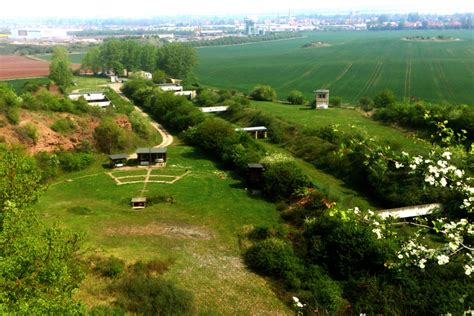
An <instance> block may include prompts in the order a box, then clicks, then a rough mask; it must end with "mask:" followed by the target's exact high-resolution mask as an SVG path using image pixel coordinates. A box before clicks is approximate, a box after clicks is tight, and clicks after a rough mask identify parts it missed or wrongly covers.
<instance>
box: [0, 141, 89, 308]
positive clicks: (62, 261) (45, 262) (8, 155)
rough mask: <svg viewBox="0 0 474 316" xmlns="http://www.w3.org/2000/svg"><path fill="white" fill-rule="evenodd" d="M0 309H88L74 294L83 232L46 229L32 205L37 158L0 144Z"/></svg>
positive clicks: (79, 275) (38, 180)
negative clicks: (78, 233)
mask: <svg viewBox="0 0 474 316" xmlns="http://www.w3.org/2000/svg"><path fill="white" fill-rule="evenodd" d="M0 158H1V159H0V188H1V195H0V207H1V209H0V210H1V212H0V216H1V218H0V313H1V314H7V315H18V314H19V315H22V314H33V315H53V314H68V315H69V314H78V313H84V312H85V308H84V306H83V305H82V304H80V303H78V302H76V301H74V300H73V299H72V292H73V290H74V289H76V288H77V287H78V286H79V284H80V282H81V280H82V277H83V274H82V271H81V268H80V265H78V259H79V258H78V246H79V241H80V236H79V235H77V234H73V233H70V232H67V231H65V230H62V229H59V228H58V227H57V226H53V227H50V228H44V227H42V225H41V223H40V219H39V216H38V214H37V213H36V212H35V211H34V210H32V209H30V208H29V207H30V206H31V204H32V203H33V202H34V201H35V200H36V198H37V196H38V195H39V193H40V192H41V190H42V188H43V186H42V185H41V176H40V172H39V170H38V168H36V166H35V163H34V161H33V160H32V159H31V158H28V157H26V156H25V154H24V153H23V152H22V151H21V150H18V149H14V148H8V147H6V146H2V147H0Z"/></svg>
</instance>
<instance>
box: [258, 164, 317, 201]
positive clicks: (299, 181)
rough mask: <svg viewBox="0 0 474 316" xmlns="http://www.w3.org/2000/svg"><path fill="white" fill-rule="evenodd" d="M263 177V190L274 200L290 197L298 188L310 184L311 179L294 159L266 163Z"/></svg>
mask: <svg viewBox="0 0 474 316" xmlns="http://www.w3.org/2000/svg"><path fill="white" fill-rule="evenodd" d="M263 179H264V181H263V182H264V184H263V188H262V192H263V194H264V195H265V196H266V197H268V198H270V199H272V200H280V199H285V198H289V197H291V196H292V195H293V194H294V193H295V191H297V190H298V189H301V188H305V187H308V186H309V185H310V182H309V179H308V178H307V177H306V176H305V175H304V174H303V173H302V172H301V169H299V168H298V166H296V164H295V163H294V162H292V161H284V162H275V163H271V164H268V165H266V171H265V173H264V174H263Z"/></svg>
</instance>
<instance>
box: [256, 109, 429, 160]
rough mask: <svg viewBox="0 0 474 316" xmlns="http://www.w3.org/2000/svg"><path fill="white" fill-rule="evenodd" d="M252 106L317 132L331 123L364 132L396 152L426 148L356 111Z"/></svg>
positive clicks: (421, 150)
mask: <svg viewBox="0 0 474 316" xmlns="http://www.w3.org/2000/svg"><path fill="white" fill-rule="evenodd" d="M251 106H252V107H254V108H256V109H260V110H262V111H264V112H267V113H269V114H272V115H275V116H277V117H279V118H281V119H283V120H284V121H287V122H289V123H293V124H295V125H297V126H300V127H302V128H309V129H317V128H322V127H325V126H328V125H331V124H333V125H338V128H339V129H341V130H343V131H346V132H349V131H351V130H359V131H365V132H367V135H369V136H371V137H373V138H374V139H376V140H378V141H380V142H388V143H390V144H392V145H394V148H396V149H399V150H405V151H409V152H412V153H423V152H425V148H426V145H425V144H424V143H423V142H422V141H420V140H416V139H414V137H413V136H412V134H411V133H408V132H404V131H401V130H399V129H396V128H393V127H391V126H388V125H384V124H382V123H380V122H377V121H374V120H371V119H370V118H368V117H365V116H364V115H363V114H362V113H360V112H358V111H356V110H351V109H341V108H329V109H327V110H315V109H311V108H310V107H308V106H302V105H289V104H282V103H274V102H252V103H251Z"/></svg>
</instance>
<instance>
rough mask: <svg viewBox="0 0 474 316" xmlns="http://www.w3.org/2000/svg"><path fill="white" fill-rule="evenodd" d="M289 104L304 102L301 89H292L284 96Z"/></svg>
mask: <svg viewBox="0 0 474 316" xmlns="http://www.w3.org/2000/svg"><path fill="white" fill-rule="evenodd" d="M286 99H287V100H288V102H290V104H303V103H304V96H303V93H302V92H301V91H298V90H293V91H291V93H290V95H289V96H288V98H286Z"/></svg>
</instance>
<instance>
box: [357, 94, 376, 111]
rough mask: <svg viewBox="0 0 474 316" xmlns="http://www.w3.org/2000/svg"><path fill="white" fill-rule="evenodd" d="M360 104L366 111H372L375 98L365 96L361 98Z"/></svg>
mask: <svg viewBox="0 0 474 316" xmlns="http://www.w3.org/2000/svg"><path fill="white" fill-rule="evenodd" d="M358 105H359V106H360V107H361V108H362V109H364V111H370V110H372V109H373V107H374V100H372V99H371V98H370V97H368V96H363V97H362V98H360V99H359V103H358Z"/></svg>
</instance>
